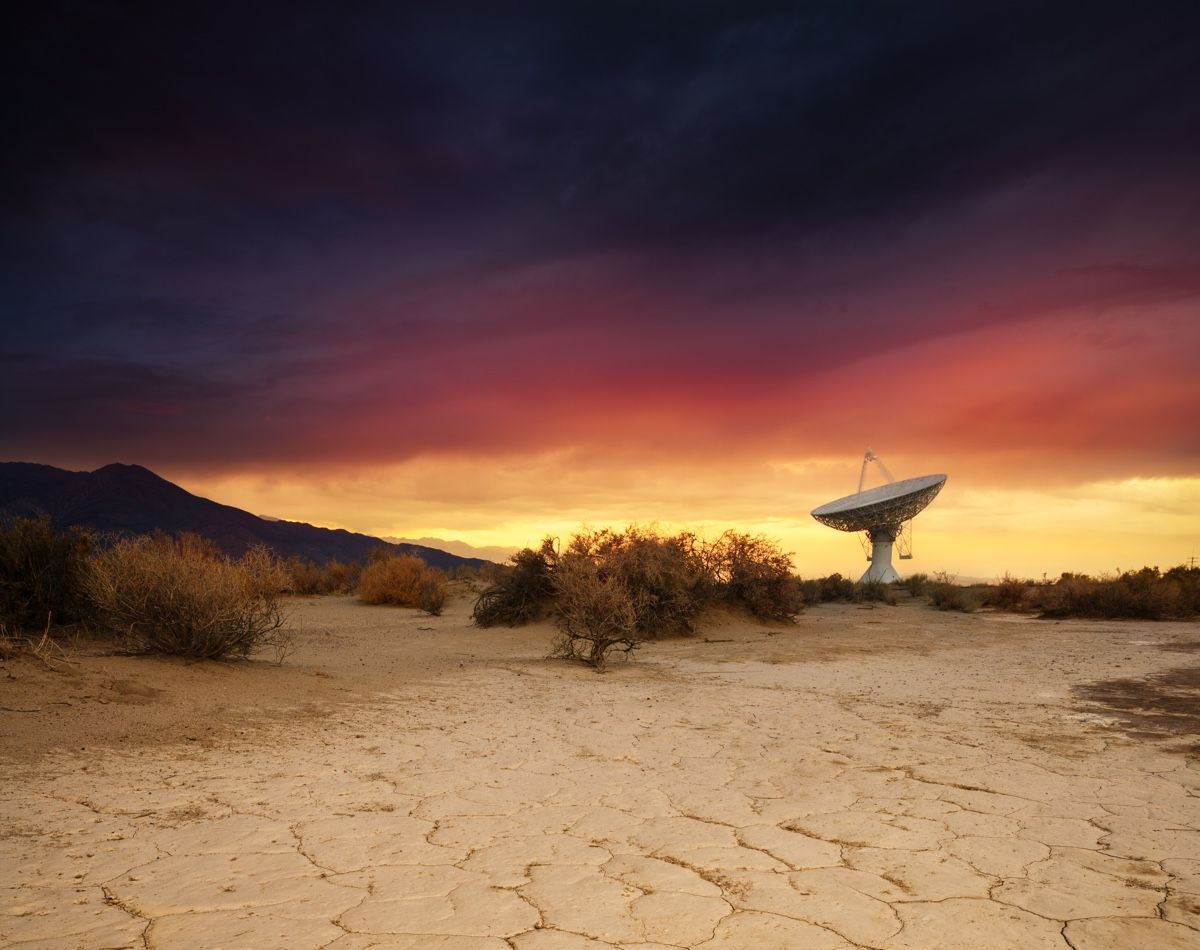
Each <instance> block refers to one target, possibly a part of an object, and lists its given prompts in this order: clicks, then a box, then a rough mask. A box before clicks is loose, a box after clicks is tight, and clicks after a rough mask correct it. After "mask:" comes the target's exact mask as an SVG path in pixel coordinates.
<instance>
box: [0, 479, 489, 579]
mask: <svg viewBox="0 0 1200 950" xmlns="http://www.w3.org/2000/svg"><path fill="white" fill-rule="evenodd" d="M42 514H45V515H47V516H49V518H50V519H51V520H52V521H53V522H54V524H55V525H56V526H58V527H59V528H69V527H81V528H87V529H90V530H92V531H95V532H98V533H100V534H104V535H117V536H127V535H134V534H147V533H150V532H153V531H164V532H166V533H168V534H177V533H179V532H181V531H189V532H192V533H193V534H198V535H202V536H203V537H206V538H210V539H212V540H213V541H214V542H216V543H217V544H218V545H219V546H220V547H221V549H222V550H223V551H225V552H226V553H227V554H230V555H233V556H235V557H236V556H238V555H240V554H242V553H243V552H245V551H246V549H247V548H249V547H252V546H254V545H256V544H265V545H266V546H267V547H269V548H272V549H273V550H274V551H275V552H276V553H277V554H279V555H280V556H281V557H284V558H288V557H300V558H303V559H305V560H308V561H314V562H316V563H318V564H324V563H326V562H327V561H330V560H333V559H334V558H336V559H337V560H339V561H358V562H360V563H365V562H366V560H367V557H368V556H369V555H370V554H371V552H372V551H374V550H376V549H379V548H383V549H385V550H388V551H391V552H393V553H396V554H413V555H416V556H417V557H419V558H421V560H423V561H425V563H427V564H429V565H431V566H433V567H438V568H441V569H443V570H452V569H454V568H456V567H460V566H466V567H473V568H478V567H482V566H483V565H485V564H487V563H489V562H488V561H486V560H484V559H483V558H477V557H461V556H459V555H457V554H451V553H449V552H447V551H442V550H439V549H437V548H434V547H427V546H425V545H421V544H407V543H401V544H396V543H392V542H389V541H385V540H383V539H382V538H375V537H371V536H370V535H366V534H356V533H354V532H352V531H344V530H342V529H340V528H339V529H334V528H318V527H316V526H315V525H311V524H305V523H303V522H298V521H276V520H268V519H265V518H260V517H258V516H257V515H254V514H251V513H250V512H248V511H243V510H242V509H240V508H234V507H232V506H230V505H222V504H219V503H217V502H215V501H210V500H209V499H207V498H201V497H199V496H198V495H193V494H191V493H190V492H187V491H185V490H184V489H182V488H180V487H179V486H178V485H175V484H173V483H171V482H169V481H167V480H166V479H165V478H161V477H160V476H158V475H156V474H154V472H152V471H150V470H149V469H147V468H143V467H142V466H141V465H122V464H119V463H114V464H112V465H105V466H104V467H103V468H98V469H96V470H95V471H94V472H71V471H67V470H66V469H61V468H55V467H54V466H52V465H39V464H36V463H33V462H0V517H3V516H7V517H25V516H36V515H42Z"/></svg>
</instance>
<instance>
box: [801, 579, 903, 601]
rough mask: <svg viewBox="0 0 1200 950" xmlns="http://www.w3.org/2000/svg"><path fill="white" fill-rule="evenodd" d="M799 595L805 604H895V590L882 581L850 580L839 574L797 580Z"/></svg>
mask: <svg viewBox="0 0 1200 950" xmlns="http://www.w3.org/2000/svg"><path fill="white" fill-rule="evenodd" d="M797 589H798V591H799V597H800V599H801V601H802V602H803V603H805V604H828V603H847V604H869V603H882V604H895V603H896V592H895V590H894V588H893V586H892V585H891V584H885V583H883V582H882V581H858V582H856V581H852V580H850V578H848V577H842V575H841V574H830V575H829V576H828V577H817V578H814V579H813V580H809V581H798V582H797Z"/></svg>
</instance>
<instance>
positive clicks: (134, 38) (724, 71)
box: [0, 2, 1200, 461]
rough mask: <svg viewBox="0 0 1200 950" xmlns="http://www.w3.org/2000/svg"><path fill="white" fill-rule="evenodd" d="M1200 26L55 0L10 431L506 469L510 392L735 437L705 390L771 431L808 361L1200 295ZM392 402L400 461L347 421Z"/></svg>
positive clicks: (747, 10)
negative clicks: (670, 417)
mask: <svg viewBox="0 0 1200 950" xmlns="http://www.w3.org/2000/svg"><path fill="white" fill-rule="evenodd" d="M1198 26H1200V7H1198V6H1196V5H1195V4H1192V3H1174V2H1152V3H1145V4H1140V5H1131V4H1127V3H1121V4H1117V3H1107V2H1098V3H1090V4H1074V3H1071V4H1046V3H1031V2H1019V3H911V4H901V3H883V2H870V3H843V2H826V3H809V4H753V3H751V4H736V5H735V4H731V3H699V2H686V3H683V2H679V3H617V2H602V3H601V2H597V3H557V4H551V3H546V4H536V5H535V4H515V5H514V4H490V3H478V4H463V3H457V4H456V3H440V4H432V3H431V4H382V3H381V4H377V5H372V4H354V5H344V4H337V5H335V4H315V3H295V4H286V5H285V4H279V5H275V4H238V5H234V4H224V3H208V4H196V5H189V4H162V3H154V4H151V3H115V2H93V3H88V2H80V3H63V2H58V3H45V4H39V5H37V6H36V7H35V6H30V7H28V8H27V9H26V10H24V11H23V12H22V13H21V14H20V15H19V16H14V17H13V19H12V30H11V31H10V40H9V43H10V45H11V46H12V47H13V49H12V50H11V54H10V55H9V56H7V57H6V62H5V65H4V67H3V68H4V69H6V71H7V74H8V79H7V82H6V87H5V88H6V95H5V97H4V101H3V103H2V104H0V109H3V115H4V120H3V127H4V128H5V130H6V132H7V135H6V140H7V144H6V148H5V149H3V150H2V151H0V162H2V163H3V170H4V176H3V184H0V189H2V194H3V198H4V203H3V210H0V273H2V275H3V279H4V283H3V286H4V291H3V296H0V308H2V310H0V319H3V321H4V325H3V327H2V328H0V333H2V336H0V358H3V359H6V360H7V362H6V364H5V365H7V366H8V367H9V368H10V370H9V372H8V375H7V378H6V379H5V380H3V381H0V386H2V387H4V390H5V391H4V396H5V399H6V400H9V399H14V400H17V399H19V400H22V401H23V402H24V403H25V404H26V405H28V406H29V407H30V408H29V409H28V411H27V412H26V413H25V414H24V415H23V416H22V417H21V419H20V420H13V419H10V420H9V422H8V425H7V427H6V428H5V429H3V430H0V434H3V435H4V436H5V439H4V442H5V445H0V449H3V448H5V447H6V446H13V447H15V448H13V449H10V450H9V451H31V450H32V447H36V448H37V450H38V451H39V452H44V453H45V452H49V451H50V450H49V448H47V447H48V446H51V445H53V444H54V441H55V439H56V438H57V439H58V440H59V441H60V442H71V443H75V444H82V443H85V442H86V443H87V444H89V445H91V444H94V445H95V446H97V448H96V453H97V454H98V455H99V456H105V452H104V450H103V446H104V445H106V444H113V445H115V444H117V443H120V442H121V440H126V443H125V444H136V446H137V447H138V448H139V451H141V452H151V451H154V450H155V448H156V447H165V446H168V445H169V446H173V447H174V448H172V449H171V451H173V452H175V453H176V457H184V456H188V455H189V453H190V455H191V456H194V457H197V458H198V457H202V456H205V455H206V454H208V455H213V454H215V455H216V456H221V457H223V458H229V459H232V458H235V457H243V458H244V457H246V456H247V455H250V456H253V457H254V458H271V457H278V458H293V457H298V456H302V455H304V453H316V454H319V453H320V452H322V451H334V450H336V451H338V452H341V453H343V454H344V455H347V456H353V455H354V454H355V453H356V452H358V453H359V454H360V455H362V454H372V453H378V452H379V451H393V452H396V453H402V452H412V453H415V452H419V451H421V450H422V448H423V447H425V446H434V445H436V446H439V447H440V446H442V445H444V444H446V442H447V439H450V438H452V437H453V438H460V439H461V440H462V445H463V447H464V449H465V450H469V449H470V447H471V445H472V444H480V441H481V440H482V439H483V436H482V435H480V434H479V433H474V434H472V432H471V422H472V420H475V419H478V417H479V415H480V414H481V413H482V412H485V411H487V410H488V409H489V407H490V406H492V405H494V404H497V403H503V402H504V399H505V398H506V397H505V396H504V393H505V392H506V391H511V390H512V389H513V388H516V389H519V390H520V392H521V394H522V395H521V399H520V406H519V409H518V410H514V415H513V421H512V425H511V427H510V429H509V430H504V434H505V435H506V437H509V438H513V437H516V436H515V435H514V433H520V434H521V437H524V430H523V429H522V419H524V418H525V417H526V416H528V415H534V416H536V412H537V409H536V407H537V406H538V405H539V404H540V401H541V400H542V399H543V398H544V394H545V393H546V392H549V391H552V389H553V388H554V387H565V386H570V385H571V383H572V381H573V380H575V379H580V380H586V381H587V382H588V385H589V387H590V390H589V391H590V393H591V396H590V398H592V399H593V400H594V403H595V406H603V405H605V400H606V399H607V400H608V403H607V404H608V405H611V406H619V407H621V411H622V412H627V413H629V414H636V413H637V412H638V411H639V408H638V407H639V404H640V405H648V404H651V403H653V404H655V405H667V404H671V403H674V404H677V405H681V406H685V407H687V408H688V409H689V410H690V411H694V412H696V413H698V414H700V413H705V412H708V413H712V414H716V413H719V412H720V407H719V406H718V405H716V404H715V402H719V398H720V394H719V393H715V390H714V389H713V388H712V387H711V386H710V387H707V389H706V388H705V387H702V386H701V387H695V386H694V384H693V383H692V380H694V379H697V378H700V379H703V378H706V377H707V378H721V379H724V380H728V382H729V384H730V385H731V386H736V387H738V388H739V391H740V393H741V394H742V396H741V397H740V398H741V399H742V403H739V405H743V403H744V406H743V408H744V410H745V414H746V416H747V417H755V416H756V413H755V400H756V399H760V400H762V401H764V402H766V401H768V400H769V399H770V398H771V393H772V392H774V389H773V387H777V386H778V385H779V382H778V381H779V380H782V379H785V378H787V376H788V374H791V373H796V372H798V371H801V370H802V371H804V372H808V373H815V372H817V371H819V370H821V369H823V368H826V367H828V366H831V365H835V364H844V363H845V362H847V361H850V360H852V359H856V358H861V357H863V356H864V355H869V354H871V353H878V352H880V351H882V350H885V349H887V348H889V347H893V346H899V345H903V344H908V343H912V342H914V341H919V340H922V339H928V338H931V337H936V336H940V335H944V334H947V333H952V332H955V331H956V330H958V329H961V328H962V326H963V325H964V324H967V323H974V324H981V323H992V324H994V323H1005V322H1009V321H1019V320H1022V319H1028V317H1029V314H1030V313H1031V312H1038V311H1044V312H1049V311H1053V310H1069V309H1071V308H1072V307H1092V308H1103V307H1104V306H1106V305H1131V304H1138V303H1146V302H1148V303H1163V302H1170V301H1173V300H1180V299H1184V298H1187V297H1193V296H1195V295H1196V293H1197V289H1198V288H1197V284H1196V274H1197V272H1198V269H1197V267H1196V263H1197V262H1196V260H1195V251H1194V250H1189V248H1195V247H1198V246H1200V224H1198V223H1197V222H1198V221H1200V182H1198V179H1197V176H1196V174H1195V168H1196V167H1200V94H1198V93H1197V90H1198V89H1200V57H1196V56H1195V55H1194V49H1193V46H1194V37H1195V36H1196V30H1197V27H1198ZM515 378H519V379H520V380H521V381H520V383H519V384H514V383H513V380H514V379H515ZM63 381H66V382H65V383H64V382H63ZM450 389H453V390H454V393H453V396H451V395H450V394H449V392H448V391H449V390H450ZM88 393H91V394H92V398H91V399H89V398H88ZM714 394H715V395H714ZM706 399H707V400H709V401H708V402H706ZM639 400H640V403H639ZM714 401H715V402H714ZM584 402H586V400H579V406H578V408H579V413H580V415H579V417H578V418H588V419H591V418H592V415H589V413H592V414H593V415H594V414H595V412H596V411H597V410H595V406H593V405H592V404H590V403H589V404H588V405H586V406H585V405H584V404H583V403H584ZM76 404H86V405H87V409H86V411H79V410H72V408H71V407H72V406H73V405H76ZM400 404H403V405H404V406H405V407H406V413H407V414H403V413H399V412H398V411H397V410H396V409H395V408H394V407H395V406H397V405H400ZM437 407H441V408H443V409H444V410H445V411H444V412H442V413H441V414H440V415H439V414H438V413H437V412H434V408H437ZM530 407H534V408H530ZM409 409H411V410H412V411H411V412H409V411H408V410H409ZM421 413H424V414H425V415H424V416H422V415H421ZM523 414H524V415H523ZM393 417H394V418H396V419H400V420H401V421H402V423H403V424H402V425H401V423H400V422H397V423H396V424H395V425H394V426H392V428H389V430H388V431H389V433H390V434H391V435H392V436H393V438H392V440H391V441H390V443H389V445H390V446H392V448H386V449H383V450H381V449H380V446H379V445H378V444H377V443H375V442H372V441H371V435H370V431H371V429H370V425H367V424H364V425H363V427H362V431H361V432H359V431H357V430H354V428H353V425H351V424H350V422H348V420H355V419H357V420H364V419H365V420H369V421H370V423H371V424H375V420H378V419H390V418H393ZM431 419H432V420H433V421H432V422H430V421H429V420H431ZM64 420H67V421H64ZM164 420H165V421H164ZM423 420H424V421H423ZM537 424H538V423H537V421H536V419H535V420H534V422H533V423H529V425H530V426H532V428H533V429H536V426H537ZM389 425H390V424H389ZM572 425H573V422H572V419H571V418H568V417H566V416H563V417H562V418H559V419H557V421H555V422H554V424H553V426H549V424H548V426H549V427H548V428H547V430H546V431H547V432H548V433H550V434H551V435H552V436H553V437H554V438H562V437H565V436H564V435H563V434H564V433H567V434H569V433H570V431H571V429H572ZM339 427H340V428H339ZM335 429H337V432H336V433H335V432H334V430H335ZM347 432H350V436H347V435H346V433H347ZM38 433H41V434H40V435H38V440H40V441H35V440H34V435H35V434H38ZM56 433H57V435H56ZM351 436H352V437H353V438H355V439H358V440H359V441H358V442H357V443H355V442H354V441H353V439H352V438H351ZM548 437H550V436H548ZM472 439H474V440H475V441H474V442H472ZM536 440H537V432H536V431H534V432H533V433H532V434H531V435H529V441H530V443H531V444H536ZM356 446H358V447H357V448H356ZM164 451H166V449H165V448H164ZM111 454H112V453H111V452H109V453H107V455H111ZM108 460H109V458H108V457H101V458H99V461H108ZM144 460H146V461H150V460H151V459H150V458H149V456H145V457H144Z"/></svg>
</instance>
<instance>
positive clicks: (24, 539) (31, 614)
mask: <svg viewBox="0 0 1200 950" xmlns="http://www.w3.org/2000/svg"><path fill="white" fill-rule="evenodd" d="M91 545H92V539H91V536H90V535H89V534H87V533H85V532H83V531H80V530H78V529H71V530H69V531H65V532H59V531H57V530H56V529H55V527H54V525H53V524H52V523H51V522H50V519H49V518H46V517H42V518H15V519H12V520H7V521H4V522H2V523H0V623H3V624H5V625H6V626H8V627H10V628H12V629H13V630H37V631H39V632H40V631H41V630H43V629H44V628H45V627H46V626H47V625H48V624H50V623H51V622H53V623H59V624H62V623H75V622H77V621H79V620H82V619H85V616H86V614H87V610H88V602H87V596H86V593H85V591H84V583H83V582H84V564H85V561H86V558H87V553H88V550H89V549H90V548H91Z"/></svg>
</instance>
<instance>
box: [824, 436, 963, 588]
mask: <svg viewBox="0 0 1200 950" xmlns="http://www.w3.org/2000/svg"><path fill="white" fill-rule="evenodd" d="M870 462H874V463H875V464H876V465H878V466H879V469H880V471H881V472H883V474H884V477H885V478H887V480H888V481H887V484H886V485H880V486H878V487H877V488H868V489H867V490H866V491H864V490H863V481H864V479H865V478H866V474H867V465H868V464H869V463H870ZM945 484H946V476H945V475H921V476H918V477H917V478H906V479H904V480H903V481H899V482H898V481H896V480H895V479H894V478H892V473H891V472H889V471H888V469H887V466H886V465H884V464H883V462H882V461H881V460H880V458H879V456H877V455H876V454H875V453H874V452H872V451H871V450H870V449H867V453H866V455H864V456H863V463H862V470H861V471H860V472H859V475H858V491H857V492H855V493H854V494H853V495H847V496H846V497H844V498H838V499H835V500H834V501H831V502H828V503H826V504H824V505H821V507H819V508H814V509H813V511H812V516H813V517H814V518H816V519H817V520H818V521H819V522H821V524H824V525H828V526H829V527H831V528H836V529H837V530H838V531H855V532H857V531H864V532H866V539H867V541H868V542H869V543H870V545H871V553H870V555H869V556H868V560H869V561H870V562H871V566H870V567H868V568H867V571H866V573H865V574H863V576H862V577H861V578H859V583H861V584H865V583H868V582H878V583H883V584H890V583H892V582H893V581H898V580H900V575H899V574H897V573H896V569H895V568H894V567H892V548H893V547H894V546H895V545H896V543H897V542H899V543H900V548H901V550H900V556H901V558H905V559H907V558H911V557H912V546H911V533H910V532H911V528H910V526H908V524H907V523H908V522H910V521H911V520H912V519H913V518H914V517H915V516H916V515H918V514H919V513H920V512H921V511H923V510H924V508H925V506H926V505H928V504H929V503H930V502H931V501H933V499H934V498H936V497H937V494H938V492H940V491H941V490H942V486H943V485H945ZM906 528H907V529H908V530H906Z"/></svg>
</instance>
